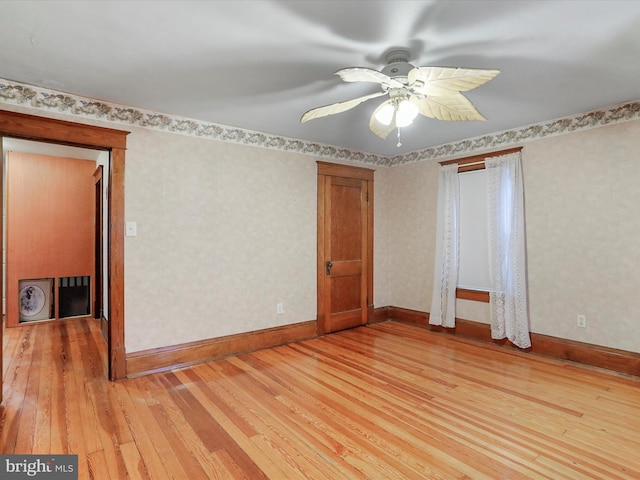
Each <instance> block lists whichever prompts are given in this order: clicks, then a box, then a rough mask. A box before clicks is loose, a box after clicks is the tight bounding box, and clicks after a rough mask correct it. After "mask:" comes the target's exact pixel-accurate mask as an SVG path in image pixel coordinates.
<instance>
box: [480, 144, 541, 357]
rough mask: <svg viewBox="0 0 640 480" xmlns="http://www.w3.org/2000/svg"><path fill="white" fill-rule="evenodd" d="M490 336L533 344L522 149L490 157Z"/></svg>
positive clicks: (515, 342)
mask: <svg viewBox="0 0 640 480" xmlns="http://www.w3.org/2000/svg"><path fill="white" fill-rule="evenodd" d="M484 163H485V168H486V170H487V197H488V211H487V214H488V222H489V225H488V226H489V278H490V282H491V290H490V292H489V296H490V303H489V305H490V315H491V337H492V338H496V339H499V338H505V337H506V338H507V339H509V341H511V342H512V343H513V344H514V345H517V346H518V347H521V348H528V347H530V346H531V340H530V338H529V314H528V302H527V271H526V254H525V230H524V188H523V182H522V168H521V159H520V152H516V153H511V154H508V155H502V156H500V157H493V158H487V159H486V160H485V162H484Z"/></svg>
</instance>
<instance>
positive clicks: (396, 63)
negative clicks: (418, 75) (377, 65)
mask: <svg viewBox="0 0 640 480" xmlns="http://www.w3.org/2000/svg"><path fill="white" fill-rule="evenodd" d="M409 55H410V53H409V51H408V50H391V51H390V52H389V53H387V54H386V55H385V56H384V58H385V60H386V62H387V66H386V67H384V68H383V69H382V73H384V74H385V75H387V76H388V77H391V78H393V79H394V80H398V81H399V82H402V83H404V84H405V85H406V84H407V83H408V80H407V76H408V75H409V72H410V71H411V70H413V68H414V66H413V65H411V64H410V63H409Z"/></svg>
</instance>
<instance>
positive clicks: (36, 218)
mask: <svg viewBox="0 0 640 480" xmlns="http://www.w3.org/2000/svg"><path fill="white" fill-rule="evenodd" d="M95 169H96V163H95V162H94V161H87V160H77V159H72V158H60V157H51V156H47V155H35V154H28V153H17V152H7V324H8V325H16V324H17V323H18V282H19V280H21V279H34V278H59V277H69V276H84V275H88V276H91V286H92V289H93V285H94V279H93V274H94V270H95V252H94V247H95V246H94V236H95V230H94V218H95V200H94V196H95V184H94V178H93V172H94V171H95ZM56 290H57V289H56ZM56 296H57V293H56ZM92 298H94V296H93V294H92ZM57 304H58V302H57V299H56V305H57ZM91 305H93V302H91Z"/></svg>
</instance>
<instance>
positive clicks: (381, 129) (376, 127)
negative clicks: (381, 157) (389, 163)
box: [369, 99, 396, 140]
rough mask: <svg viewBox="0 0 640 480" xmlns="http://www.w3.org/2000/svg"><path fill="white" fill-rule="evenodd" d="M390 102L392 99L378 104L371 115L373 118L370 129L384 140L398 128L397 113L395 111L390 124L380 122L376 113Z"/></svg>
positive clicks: (370, 121)
mask: <svg viewBox="0 0 640 480" xmlns="http://www.w3.org/2000/svg"><path fill="white" fill-rule="evenodd" d="M389 103H391V99H389V100H387V101H385V102H382V103H381V104H380V105H379V106H378V108H376V109H375V110H374V111H373V115H371V119H370V120H369V129H370V130H371V131H372V132H373V133H375V134H376V135H377V136H378V137H380V138H381V139H383V140H385V139H386V138H387V136H388V135H389V134H390V133H391V132H392V131H393V130H394V129H395V128H396V127H395V125H396V119H395V113H394V118H393V119H392V120H391V123H389V125H385V124H384V123H381V122H379V121H378V119H377V118H376V115H377V114H378V112H379V111H380V110H382V109H383V108H384V107H385V106H386V105H388V104H389Z"/></svg>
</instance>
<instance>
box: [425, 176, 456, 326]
mask: <svg viewBox="0 0 640 480" xmlns="http://www.w3.org/2000/svg"><path fill="white" fill-rule="evenodd" d="M459 212H460V181H459V179H458V164H451V165H444V166H442V167H440V173H439V177H438V219H437V225H436V235H437V236H436V259H435V268H434V276H433V295H432V298H431V312H430V314H429V323H430V324H432V325H442V326H443V327H449V328H453V327H455V324H456V286H457V284H458V255H459V243H460V242H459V228H460V213H459Z"/></svg>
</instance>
